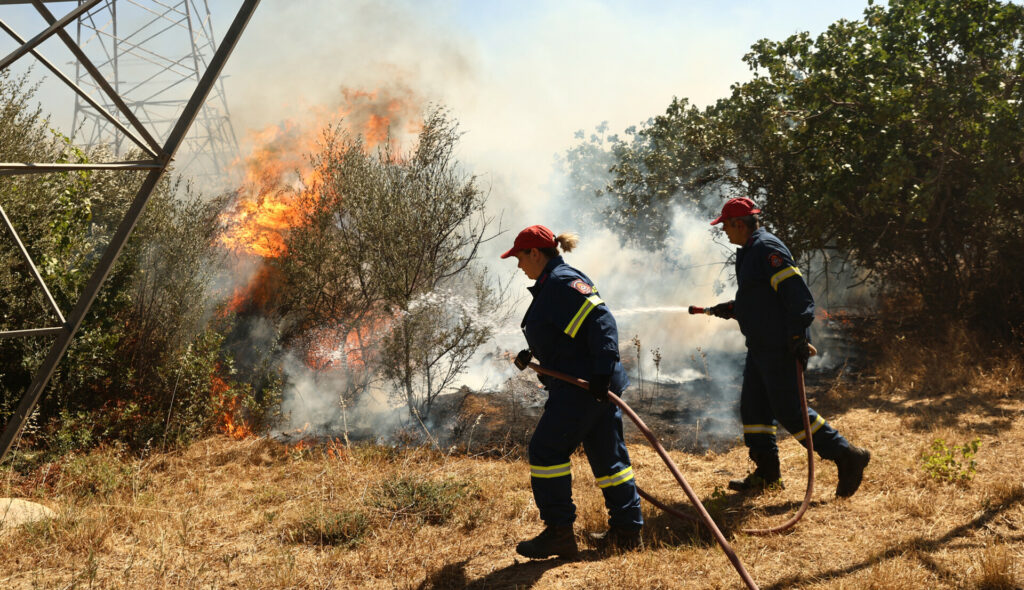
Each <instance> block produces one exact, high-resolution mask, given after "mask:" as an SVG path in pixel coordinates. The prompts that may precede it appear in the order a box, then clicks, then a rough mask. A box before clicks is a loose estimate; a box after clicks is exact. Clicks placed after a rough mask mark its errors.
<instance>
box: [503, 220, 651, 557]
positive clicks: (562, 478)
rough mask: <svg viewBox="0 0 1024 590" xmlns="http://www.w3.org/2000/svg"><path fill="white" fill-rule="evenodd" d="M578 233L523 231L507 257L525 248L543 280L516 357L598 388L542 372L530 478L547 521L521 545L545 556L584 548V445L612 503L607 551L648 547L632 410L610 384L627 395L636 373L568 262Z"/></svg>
mask: <svg viewBox="0 0 1024 590" xmlns="http://www.w3.org/2000/svg"><path fill="white" fill-rule="evenodd" d="M577 240H578V238H577V236H576V235H574V234H560V235H559V236H558V237H557V238H556V237H555V235H554V233H553V232H552V231H551V230H550V229H548V228H546V227H544V226H542V225H534V226H530V227H528V228H526V229H524V230H523V231H521V232H519V235H518V236H516V239H515V242H514V244H513V246H512V248H511V249H509V250H508V251H507V252H505V253H504V254H502V255H501V257H502V258H509V257H511V256H515V257H516V259H517V260H518V261H519V268H520V269H522V271H523V272H524V273H525V274H526V276H527V277H528V278H530V279H532V280H534V281H536V282H535V283H534V284H533V286H531V287H529V290H530V293H531V294H532V295H533V301H532V302H531V303H530V307H529V309H527V311H526V315H525V316H524V317H523V321H522V329H523V334H524V335H525V336H526V342H527V344H528V345H529V347H530V348H529V349H528V350H523V351H521V352H520V353H519V355H518V356H517V358H516V366H517V367H519V368H520V369H524V368H526V366H527V365H528V363H529V362H530V360H531V358H535V359H536V360H537V361H538V362H539V363H540V364H541V366H544V367H547V368H549V369H554V370H556V371H561V372H564V373H568V374H570V375H573V376H575V377H578V378H580V379H585V380H587V381H589V382H590V389H589V391H586V390H583V389H581V388H579V387H574V386H572V385H570V384H568V383H565V382H563V381H560V380H558V379H551V378H549V377H545V376H541V377H540V379H541V383H543V384H544V386H545V388H546V389H547V391H548V400H547V403H545V404H544V413H543V414H542V415H541V417H540V421H539V422H538V423H537V428H536V430H534V433H533V436H532V437H531V438H530V445H529V461H530V484H531V487H532V489H533V497H534V500H535V501H536V503H537V508H539V509H540V518H541V520H542V521H544V525H545V528H544V530H543V531H542V532H541V533H540V534H538V535H537V536H536V537H534V538H532V539H530V540H528V541H523V542H521V543H519V544H518V545H517V546H516V552H517V553H519V554H520V555H523V556H525V557H529V558H533V559H541V558H545V557H550V556H552V555H557V556H560V557H571V556H573V555H575V554H576V553H577V551H578V548H577V545H576V537H575V534H574V533H573V522H574V521H575V520H576V506H575V505H574V504H573V501H572V470H571V464H570V460H569V457H570V455H572V453H573V451H574V450H575V449H576V447H578V446H579V445H580V444H581V443H582V445H583V450H584V452H586V455H587V460H588V461H589V462H590V468H591V470H592V471H593V473H594V477H595V479H596V480H597V481H596V483H597V486H598V487H599V488H601V491H602V492H603V494H604V500H605V506H606V507H607V508H608V512H609V515H610V517H609V519H608V524H609V528H608V530H606V531H604V532H601V533H593V534H591V535H590V540H591V542H592V543H593V544H594V545H595V546H597V547H598V548H599V549H605V548H611V547H616V548H619V549H633V548H639V547H641V546H642V544H643V542H642V537H641V529H642V527H643V517H642V516H641V514H640V496H639V495H638V494H637V491H636V483H635V481H634V479H633V467H632V466H631V464H630V461H629V453H628V452H627V450H626V445H625V442H624V440H623V437H622V412H621V410H619V408H618V406H616V405H615V404H613V403H611V402H609V400H608V391H612V392H614V393H616V394H618V395H622V391H623V390H624V389H625V388H626V387H627V386H628V385H629V378H628V377H627V376H626V373H625V371H624V370H623V368H622V365H621V363H619V342H618V330H617V328H616V326H615V319H614V318H613V317H612V314H611V312H610V311H609V310H608V306H607V305H605V303H604V301H602V300H601V296H600V295H599V294H598V291H597V287H595V286H594V283H593V281H591V280H590V279H589V278H587V276H586V275H585V274H583V273H582V272H580V271H578V270H576V269H575V268H573V267H571V266H569V265H568V264H566V263H565V261H564V260H562V256H561V255H560V254H559V249H561V251H562V252H569V251H571V250H572V249H573V248H574V247H575V246H576V242H577Z"/></svg>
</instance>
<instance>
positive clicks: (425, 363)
mask: <svg viewBox="0 0 1024 590" xmlns="http://www.w3.org/2000/svg"><path fill="white" fill-rule="evenodd" d="M392 102H393V101H392ZM389 104H390V103H389ZM389 109H390V107H389ZM369 124H373V125H376V126H377V127H379V125H380V124H381V118H380V117H377V118H370V119H369V120H368V121H367V125H369ZM377 127H374V129H377ZM370 131H371V130H370V129H369V128H368V127H366V125H363V126H355V127H354V128H353V126H351V125H349V124H347V123H346V122H345V121H344V120H341V121H335V122H334V123H333V124H332V125H330V126H329V127H328V128H327V129H326V130H325V131H324V132H323V135H322V139H321V141H320V144H319V148H318V150H317V151H316V153H314V154H312V155H311V158H310V163H311V166H310V168H309V169H305V170H301V171H299V177H300V181H299V183H298V184H297V185H295V184H294V183H293V184H292V185H291V188H287V186H286V185H287V184H288V183H287V182H282V178H281V177H277V181H276V182H277V184H276V185H275V186H277V187H278V188H275V189H273V190H268V189H257V190H255V191H253V194H252V196H250V197H247V199H248V200H249V201H250V204H248V205H244V206H242V205H236V206H235V207H234V209H233V212H232V216H233V222H232V223H231V224H229V226H230V225H233V226H234V227H238V226H239V225H241V226H242V228H243V229H244V228H245V227H251V224H250V223H249V220H255V219H257V218H259V219H262V220H263V221H261V222H260V225H259V227H257V228H256V229H257V230H258V231H248V230H246V231H241V230H237V229H235V230H229V231H230V237H229V239H228V242H231V243H234V241H235V240H241V241H242V243H243V244H249V245H251V244H254V243H255V244H257V245H260V247H259V248H258V249H253V248H250V247H248V246H246V247H245V250H246V251H248V252H250V253H252V254H256V255H257V256H259V257H260V259H261V260H260V264H261V265H262V268H261V270H260V271H259V272H258V273H257V275H256V277H257V278H256V280H255V281H253V282H252V283H250V285H249V286H248V287H247V288H246V289H247V290H246V292H245V294H244V296H243V297H242V300H243V301H242V302H240V303H237V304H236V303H233V304H232V305H233V306H234V307H235V308H236V309H237V310H238V311H239V313H241V314H243V315H250V316H252V315H256V316H260V317H264V318H267V319H269V320H270V321H271V322H272V323H273V324H274V326H275V330H276V331H277V333H278V334H279V339H280V342H281V344H282V346H283V348H284V349H286V350H291V351H298V353H299V354H297V355H296V356H298V357H300V358H302V359H305V364H306V366H307V367H308V368H309V369H310V370H311V371H318V372H323V371H334V370H338V371H344V372H345V373H346V374H347V376H348V378H347V379H345V380H344V382H345V385H344V388H345V389H344V391H340V392H337V393H339V394H340V397H341V400H342V402H343V403H344V402H347V401H351V400H352V399H354V398H356V397H358V396H359V395H360V394H361V393H362V391H364V390H365V388H366V387H367V386H368V384H369V383H370V382H371V380H373V379H374V377H375V376H377V375H380V376H383V377H384V378H386V379H387V380H388V381H389V382H390V383H391V384H392V385H393V386H394V391H395V392H396V395H397V396H398V397H399V398H400V399H402V400H403V401H405V402H406V404H407V405H408V407H409V409H410V411H419V412H422V413H426V412H428V411H429V408H430V404H431V403H432V401H433V400H434V399H435V398H436V396H437V395H439V394H440V393H441V392H442V391H444V390H445V389H446V388H448V387H449V386H450V385H451V384H452V382H453V381H454V379H455V378H457V377H458V375H459V374H460V373H461V372H462V371H463V370H464V369H465V366H466V363H467V362H468V361H469V359H470V357H471V356H472V355H473V354H474V353H475V351H476V350H477V348H478V347H479V346H480V345H481V344H483V342H484V341H485V340H486V339H487V338H488V337H489V333H490V332H489V328H488V327H487V324H486V322H485V321H483V320H482V319H481V318H483V317H485V316H487V315H488V314H490V313H491V312H493V311H494V309H495V308H496V306H497V301H496V297H495V294H494V292H493V291H492V290H491V289H489V288H488V287H487V286H486V281H485V278H484V277H483V276H482V275H481V274H480V273H478V272H474V269H473V263H474V260H475V258H476V254H477V249H478V248H479V246H480V244H481V242H482V241H483V240H484V239H485V232H486V230H487V227H488V221H489V220H488V219H487V218H485V217H484V215H483V207H484V201H485V195H484V193H483V192H482V191H481V190H480V189H479V188H478V187H477V185H476V181H475V178H474V177H472V176H468V175H466V174H464V173H463V172H461V171H460V170H459V167H458V165H457V162H456V161H455V159H454V150H455V146H456V143H457V139H458V130H457V126H456V124H455V123H454V121H452V120H451V119H450V118H449V117H448V116H447V114H446V113H445V112H444V111H442V110H439V109H438V110H433V111H431V112H429V113H428V114H427V116H426V117H425V119H424V120H423V121H422V124H421V125H420V128H419V135H418V141H417V143H416V146H415V148H414V149H412V150H411V151H410V152H408V153H401V152H400V151H399V149H398V147H397V142H396V141H393V140H392V139H391V136H390V135H388V134H384V135H383V136H381V135H380V133H376V134H372V133H370ZM300 143H302V142H300ZM271 195H273V196H271ZM269 201H273V203H276V204H278V205H281V206H280V207H278V206H276V205H275V206H274V207H271V208H268V203H269ZM253 203H255V204H253ZM259 203H262V205H260V204H259ZM261 207H262V209H266V210H267V214H268V215H270V214H271V213H272V214H273V215H271V216H270V217H272V219H270V218H268V217H267V216H261V215H260V214H256V213H253V214H252V215H250V214H249V213H247V212H249V211H260V210H262V209H261ZM275 220H276V221H275ZM278 222H280V223H278ZM261 236H263V237H261ZM332 393H334V392H332Z"/></svg>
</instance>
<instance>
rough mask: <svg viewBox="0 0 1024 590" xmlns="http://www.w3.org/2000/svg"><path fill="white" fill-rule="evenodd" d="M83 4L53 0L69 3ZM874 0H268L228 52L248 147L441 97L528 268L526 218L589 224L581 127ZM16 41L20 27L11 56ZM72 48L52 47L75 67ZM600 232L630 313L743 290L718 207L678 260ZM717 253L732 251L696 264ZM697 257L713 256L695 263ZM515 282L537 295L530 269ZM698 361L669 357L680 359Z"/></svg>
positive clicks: (589, 242)
mask: <svg viewBox="0 0 1024 590" xmlns="http://www.w3.org/2000/svg"><path fill="white" fill-rule="evenodd" d="M123 2H124V0H122V3H123ZM200 4H201V2H200ZM209 4H210V8H211V12H212V21H213V26H214V30H215V32H216V33H217V34H218V35H223V32H224V31H226V30H227V28H228V25H229V24H230V21H231V19H232V18H233V17H234V14H235V12H236V11H237V8H238V6H240V4H241V2H240V1H238V0H210V2H209ZM72 6H73V4H70V3H68V4H63V3H62V4H53V5H51V9H52V10H53V11H54V12H55V13H57V14H58V16H59V15H62V14H64V13H65V12H66V11H67V10H70V8H71V7H72ZM866 6H867V0H825V1H823V0H772V1H770V2H768V1H764V0H716V1H710V0H709V1H703V0H701V1H695V0H691V1H688V2H656V1H653V0H644V1H635V0H634V1H630V2H626V1H608V0H564V1H559V2H554V1H549V2H544V1H540V0H525V1H524V0H517V1H514V2H513V1H497V0H495V1H482V0H418V1H413V0H394V1H388V2H383V1H377V2H372V1H367V0H352V1H345V2H342V1H340V0H289V1H285V0H263V2H262V3H261V5H260V6H259V8H258V9H257V11H256V13H255V15H254V16H253V18H252V20H251V22H250V24H249V26H248V28H247V29H246V31H245V33H244V35H243V36H242V39H241V41H240V42H239V44H238V46H237V48H236V50H235V52H234V54H233V55H232V56H231V59H230V60H229V62H228V64H227V67H226V69H225V75H226V78H225V92H226V98H227V101H228V105H229V110H230V113H231V118H232V123H233V126H234V128H235V131H236V134H237V135H238V137H239V138H240V140H241V142H242V144H243V151H245V149H247V147H248V142H250V141H251V138H252V137H254V132H257V131H259V130H262V129H265V128H267V127H271V126H275V125H281V124H282V123H284V122H285V121H289V120H292V119H302V118H303V117H304V116H305V115H306V114H307V113H309V112H310V111H312V110H315V109H317V108H320V107H331V106H332V105H336V104H338V103H339V96H340V95H341V92H342V90H343V89H349V90H370V89H376V88H382V87H385V88H386V87H394V88H398V89H400V90H401V91H402V92H406V93H408V94H409V95H410V96H412V97H413V100H416V101H418V102H420V103H421V104H422V105H424V107H426V106H427V105H430V104H435V105H443V106H444V107H446V108H447V109H449V112H450V113H451V115H452V116H453V117H454V118H455V119H457V120H458V121H459V124H460V130H461V131H462V132H463V133H464V135H463V137H462V140H461V142H460V144H459V151H458V154H457V156H458V158H459V161H460V162H461V163H462V165H463V166H464V167H465V168H466V169H467V171H468V172H470V173H472V174H476V175H478V177H479V178H480V181H481V183H482V184H483V185H484V186H485V188H486V189H487V190H488V191H489V194H490V199H489V208H490V212H491V213H492V214H494V215H495V216H496V217H500V219H501V229H502V230H504V231H505V233H504V234H503V235H502V236H501V237H499V238H498V239H497V240H495V241H494V242H493V243H492V244H490V245H488V248H487V249H485V251H484V253H483V254H484V256H485V258H487V259H488V260H492V261H493V263H494V266H495V267H496V268H498V270H499V273H503V275H504V276H509V275H511V276H515V275H514V273H515V272H516V271H515V270H514V268H513V266H514V265H513V264H512V263H511V262H508V261H499V260H497V253H498V252H500V251H502V250H504V249H506V248H507V247H508V245H509V244H510V243H511V241H512V239H513V238H514V235H515V233H517V232H518V230H519V229H521V228H522V227H525V226H527V225H532V224H534V223H543V224H545V225H548V226H550V227H551V228H552V229H554V230H555V232H556V233H558V232H561V231H566V230H571V229H573V228H572V227H570V226H571V220H569V219H566V218H564V217H561V214H562V213H564V209H565V207H564V206H561V205H560V204H559V203H557V202H556V201H557V199H558V190H557V187H558V181H559V172H558V170H557V168H556V166H555V164H554V162H555V158H556V156H558V155H559V154H564V152H565V151H566V150H567V149H568V148H570V147H571V146H572V145H574V144H575V143H576V141H578V140H576V139H575V138H574V135H575V133H576V132H577V131H580V130H583V131H588V132H589V131H590V130H593V129H594V128H595V127H596V126H597V125H599V124H601V123H602V122H605V121H607V123H608V127H609V132H610V133H617V132H621V131H622V130H623V129H624V128H626V127H629V126H632V125H638V124H642V123H643V122H644V121H646V120H647V119H649V118H651V117H654V116H657V115H659V114H661V113H662V112H664V110H665V108H666V107H667V106H668V105H669V103H670V101H671V100H672V99H673V97H685V98H688V99H689V100H690V102H691V103H693V104H696V105H698V106H704V105H707V104H709V103H712V102H713V101H715V100H716V99H718V98H720V97H725V96H728V94H729V88H730V85H731V84H733V83H736V82H742V81H745V80H747V79H749V77H750V72H749V70H748V68H747V67H746V65H745V64H744V63H743V61H742V57H743V55H744V54H745V53H746V52H748V51H749V48H750V46H751V45H752V44H753V43H754V42H756V41H757V40H759V39H762V38H770V39H783V38H785V37H787V36H789V35H791V34H794V33H798V32H802V31H809V32H811V33H812V34H813V35H817V34H819V33H821V32H822V31H824V30H825V29H826V28H827V27H828V25H829V24H830V23H832V22H834V21H836V20H838V19H857V18H859V17H860V16H861V15H862V13H863V10H864V8H865V7H866ZM0 19H3V20H4V21H5V22H7V23H9V24H10V25H11V26H13V27H14V28H15V29H16V30H17V31H19V33H21V35H22V36H23V37H26V38H30V37H32V36H33V35H35V34H36V33H37V32H39V31H41V30H42V29H43V28H44V24H43V22H42V21H41V20H40V19H39V17H38V16H37V15H36V14H35V12H34V11H33V9H32V8H31V7H26V6H8V5H0ZM55 46H56V47H55ZM15 47H16V45H15V44H14V43H13V42H12V41H11V40H9V39H4V40H3V41H2V42H0V53H2V54H6V53H7V52H9V51H11V50H13V49H14V48H15ZM59 49H60V48H59V46H58V44H56V43H50V42H48V43H47V44H45V45H44V46H43V47H42V51H43V53H44V54H47V55H48V56H50V57H51V59H52V60H53V61H54V62H56V63H59V64H67V63H68V62H69V61H70V58H69V57H67V56H62V54H61V53H60V52H59ZM30 60H31V58H30V57H26V58H23V60H22V62H19V63H18V64H17V67H16V68H15V69H16V70H17V68H19V67H23V65H24V63H28V62H29V61H30ZM34 73H35V74H36V75H38V74H41V73H43V71H42V69H41V68H37V69H36V70H34ZM38 98H39V100H40V101H41V102H42V105H43V108H44V110H45V111H47V112H49V113H51V114H52V115H53V123H54V125H55V126H57V127H60V128H67V127H70V120H71V112H72V109H73V98H72V95H71V94H70V93H69V91H67V90H66V89H65V88H62V87H61V85H60V84H59V83H57V82H55V81H54V80H53V79H52V76H51V77H49V78H48V80H47V81H46V82H44V84H43V85H42V86H41V87H40V91H39V94H38ZM582 238H583V239H582V240H581V247H580V250H579V251H578V252H574V253H573V254H572V259H571V260H570V262H571V263H572V264H574V265H575V266H578V267H579V268H581V269H583V270H584V271H585V272H587V274H589V275H590V276H591V277H592V278H593V279H594V280H595V281H596V282H597V283H598V284H599V285H602V295H603V297H604V299H605V300H606V301H609V302H614V305H613V310H614V309H618V310H622V311H625V310H627V309H635V308H640V307H645V306H665V305H686V304H688V303H697V304H702V305H703V304H713V303H715V302H716V299H715V298H718V297H723V298H727V296H728V294H727V293H726V294H725V295H723V289H724V290H725V291H728V288H729V285H728V282H729V277H728V276H727V275H728V273H727V272H723V269H724V262H725V260H726V258H727V257H728V254H729V252H730V250H731V248H730V247H728V246H727V245H724V244H722V243H721V242H717V243H716V242H714V241H713V240H712V235H711V232H710V228H709V226H708V225H707V220H703V219H693V218H690V217H687V216H686V215H682V214H680V216H679V218H678V219H677V220H676V226H675V231H674V232H673V238H672V239H673V242H672V246H673V248H675V250H676V254H677V255H673V256H672V257H671V260H650V259H649V258H648V257H647V254H646V253H643V252H632V251H626V250H621V249H619V247H618V245H617V243H616V241H615V240H614V238H613V237H612V236H611V235H610V234H608V235H587V236H582ZM610 253H612V254H613V255H611V256H610ZM709 260H712V261H721V262H722V264H721V265H717V266H714V265H711V266H710V267H709V268H705V267H707V266H708V265H707V264H703V265H698V264H696V263H697V262H700V263H707V262H708V261H709ZM501 262H506V263H507V264H506V265H505V266H498V265H499V264H500V263H501ZM680 265H683V266H684V267H687V268H688V267H690V266H692V267H698V268H701V269H704V270H701V271H690V272H687V273H686V274H679V273H678V268H679V267H680ZM687 265H689V266H687ZM673 273H675V274H673ZM512 285H513V288H514V289H518V290H520V291H523V292H524V293H525V285H526V281H525V279H523V278H522V277H521V276H518V277H515V278H514V279H513V283H512ZM523 303H524V300H523V299H522V298H520V299H519V300H518V303H517V305H519V306H522V305H523ZM515 317H518V315H516V316H515ZM619 323H620V333H621V334H622V338H621V340H622V341H625V340H626V339H628V337H629V336H630V335H631V334H641V333H642V334H644V338H645V342H646V343H647V346H649V347H651V348H653V347H655V346H661V347H663V352H664V353H666V355H669V353H670V352H671V351H670V350H669V349H675V357H676V358H677V359H682V358H684V357H685V358H692V357H693V351H694V349H695V348H696V347H700V346H703V347H704V349H705V350H707V348H708V347H709V346H711V345H712V344H711V343H712V341H713V345H714V346H717V347H720V348H722V349H726V350H732V351H734V352H735V351H739V350H741V349H742V340H741V339H740V336H739V335H738V331H736V330H732V331H731V332H729V333H721V325H720V324H711V323H709V322H708V320H705V319H693V318H686V317H684V316H674V317H673V318H671V319H668V318H665V317H659V316H647V315H644V314H642V313H638V314H633V315H631V314H629V313H622V314H621V317H620V322H619ZM516 325H518V322H516ZM722 325H724V323H722ZM513 328H515V327H513ZM503 338H504V340H503V341H501V339H500V338H499V341H500V345H501V346H507V347H510V348H514V347H517V346H520V345H521V343H520V342H519V340H521V336H520V335H519V334H518V329H511V330H507V331H506V332H505V334H504V336H503ZM684 364H685V363H683V362H676V363H674V365H673V362H672V359H671V358H670V359H668V360H666V362H665V366H666V368H668V367H671V366H675V367H676V373H678V374H681V373H682V372H683V370H682V368H681V367H682V366H683V365H684ZM666 370H667V369H666ZM489 378H491V377H489V376H485V377H483V379H489Z"/></svg>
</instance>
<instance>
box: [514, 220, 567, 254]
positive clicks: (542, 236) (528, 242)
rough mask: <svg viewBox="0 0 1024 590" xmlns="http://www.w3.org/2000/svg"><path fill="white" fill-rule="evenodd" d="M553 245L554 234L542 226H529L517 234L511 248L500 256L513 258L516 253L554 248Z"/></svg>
mask: <svg viewBox="0 0 1024 590" xmlns="http://www.w3.org/2000/svg"><path fill="white" fill-rule="evenodd" d="M555 244H556V242H555V232H553V231H551V230H550V229H548V228H546V227H544V226H543V225H531V226H530V227H528V228H526V229H524V230H523V231H521V232H519V235H518V236H516V241H515V243H514V244H512V248H510V249H509V251H508V252H505V253H504V254H502V255H501V257H502V258H508V257H509V256H515V254H516V252H522V251H523V250H529V249H530V248H554V247H555Z"/></svg>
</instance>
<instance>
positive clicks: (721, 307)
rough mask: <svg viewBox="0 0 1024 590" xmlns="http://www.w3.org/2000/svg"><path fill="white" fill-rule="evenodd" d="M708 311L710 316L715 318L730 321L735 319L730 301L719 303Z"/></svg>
mask: <svg viewBox="0 0 1024 590" xmlns="http://www.w3.org/2000/svg"><path fill="white" fill-rule="evenodd" d="M708 311H710V312H711V315H713V316H715V317H716V318H722V319H723V320H731V319H733V318H735V317H736V314H735V313H733V310H732V301H726V302H725V303H719V304H718V305H714V306H712V307H711V309H709V310H708Z"/></svg>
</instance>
